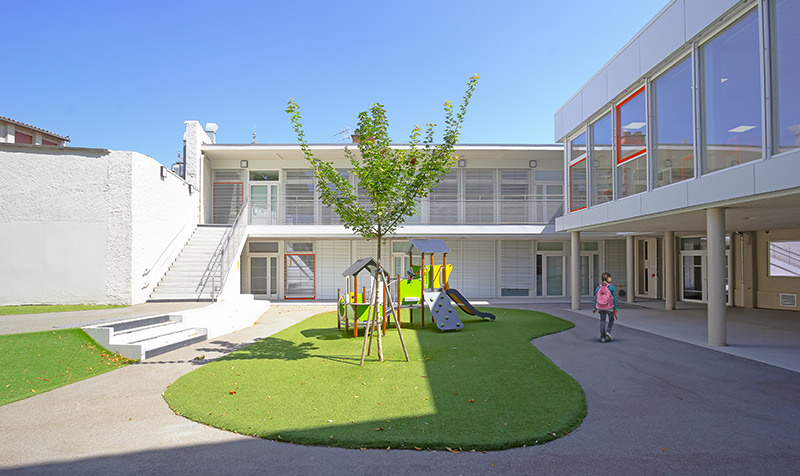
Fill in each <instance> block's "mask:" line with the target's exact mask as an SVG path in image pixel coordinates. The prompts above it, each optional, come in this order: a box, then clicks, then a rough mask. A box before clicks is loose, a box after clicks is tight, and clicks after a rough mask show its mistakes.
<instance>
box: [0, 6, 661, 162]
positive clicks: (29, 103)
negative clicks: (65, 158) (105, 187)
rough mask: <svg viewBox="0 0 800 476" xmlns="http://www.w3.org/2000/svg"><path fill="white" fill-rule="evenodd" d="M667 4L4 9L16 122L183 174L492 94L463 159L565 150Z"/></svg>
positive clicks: (8, 104)
mask: <svg viewBox="0 0 800 476" xmlns="http://www.w3.org/2000/svg"><path fill="white" fill-rule="evenodd" d="M666 3H667V0H640V1H631V0H627V1H621V0H603V1H597V0H559V1H552V0H528V1H523V0H493V1H488V0H484V1H473V0H441V1H437V0H425V1H419V0H403V1H380V0H372V1H361V0H355V1H349V2H333V1H324V0H316V1H310V0H294V1H287V0H281V1H274V0H267V1H237V0H231V1H226V2H219V1H217V2H211V1H205V0H196V1H192V2H184V1H165V0H161V1H150V0H141V1H137V2H116V1H82V0H74V1H69V2H67V1H60V0H59V1H52V2H45V1H35V0H33V1H25V2H13V3H12V2H8V3H7V4H5V5H4V6H3V7H2V9H3V12H4V16H5V17H6V18H7V19H10V18H15V20H14V21H8V20H6V21H4V22H3V36H4V38H5V39H6V42H5V45H6V49H5V55H4V56H5V58H4V61H3V65H4V68H3V69H4V72H3V74H2V75H0V87H2V91H3V100H2V101H0V115H2V116H7V117H11V118H13V119H16V120H18V121H22V122H26V123H30V124H33V125H36V126H38V127H41V128H44V129H48V130H51V131H53V132H56V133H58V134H63V135H69V136H70V137H71V139H72V142H71V143H70V145H72V146H76V147H96V148H107V149H117V150H134V151H137V152H141V153H144V154H147V155H150V156H152V157H154V158H155V159H156V160H158V161H159V162H162V163H164V164H167V165H169V164H172V163H173V162H174V161H175V160H177V155H178V152H179V150H180V149H181V145H182V142H181V141H182V136H183V131H184V121H186V120H197V121H199V122H200V123H202V124H205V123H207V122H216V123H217V124H219V132H218V136H217V140H218V142H219V143H249V142H251V140H252V133H253V128H254V126H255V130H256V133H257V137H258V142H259V143H295V142H296V139H295V137H294V135H293V131H292V129H291V124H290V122H289V117H288V115H287V114H286V113H285V112H284V110H285V108H286V103H287V101H288V100H289V98H294V99H295V101H297V102H298V104H299V105H300V107H301V112H302V114H303V124H304V127H305V130H306V137H307V139H308V140H309V142H327V143H330V142H337V141H339V140H340V138H341V136H339V135H336V133H337V132H340V131H342V130H344V129H345V128H350V129H354V128H355V125H356V118H357V115H358V113H359V112H360V111H363V110H365V109H368V108H369V107H370V106H371V105H372V104H373V103H375V102H379V103H381V104H383V105H384V106H386V109H387V114H388V117H389V121H390V125H391V129H390V134H391V136H392V139H393V140H394V141H395V142H406V141H407V138H408V134H409V133H410V131H411V129H412V128H413V127H414V125H415V124H421V125H422V124H425V123H428V122H438V123H442V122H443V113H442V104H443V102H444V101H445V100H451V101H452V102H454V103H458V102H459V101H460V98H461V96H462V95H463V92H464V89H465V86H466V82H467V80H468V79H469V77H470V76H471V75H473V74H478V75H480V77H481V79H480V82H479V84H478V88H477V90H476V92H475V95H474V97H473V100H472V102H471V104H470V108H469V112H468V114H467V119H466V123H465V125H464V127H463V129H462V135H461V139H460V142H461V143H473V144H478V143H492V144H498V143H523V144H548V143H553V141H554V137H553V113H554V112H555V111H556V110H557V109H558V108H559V107H561V105H563V104H564V102H566V100H567V99H569V97H570V96H572V94H574V93H575V92H576V91H577V90H578V88H580V87H581V86H582V85H583V84H584V83H586V81H588V80H589V79H590V78H591V77H592V75H594V74H595V73H596V72H597V70H598V69H599V68H600V67H602V66H603V65H604V64H605V63H606V62H607V61H608V60H609V59H611V57H612V56H613V55H614V54H615V53H616V52H617V51H619V49H620V48H621V47H622V46H623V45H624V44H625V43H626V42H627V41H628V40H630V39H631V37H633V35H635V34H636V32H638V31H639V30H640V29H641V28H642V27H643V26H644V25H645V24H646V23H647V22H648V21H649V20H650V19H651V18H652V17H653V16H654V15H655V14H657V13H658V12H659V11H660V10H661V9H662V8H663V7H664V6H665V5H666Z"/></svg>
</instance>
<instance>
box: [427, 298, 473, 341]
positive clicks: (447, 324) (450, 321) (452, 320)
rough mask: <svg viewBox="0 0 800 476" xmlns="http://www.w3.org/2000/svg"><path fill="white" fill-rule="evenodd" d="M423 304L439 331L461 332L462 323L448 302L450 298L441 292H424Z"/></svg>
mask: <svg viewBox="0 0 800 476" xmlns="http://www.w3.org/2000/svg"><path fill="white" fill-rule="evenodd" d="M423 294H424V296H425V304H426V305H427V306H428V309H429V310H430V311H431V316H433V322H435V323H436V327H437V328H438V329H439V330H440V331H452V330H461V329H463V328H464V323H462V322H461V319H459V318H458V313H457V312H456V310H455V308H454V307H453V305H452V304H451V302H450V296H448V295H447V293H445V292H442V291H424V292H423Z"/></svg>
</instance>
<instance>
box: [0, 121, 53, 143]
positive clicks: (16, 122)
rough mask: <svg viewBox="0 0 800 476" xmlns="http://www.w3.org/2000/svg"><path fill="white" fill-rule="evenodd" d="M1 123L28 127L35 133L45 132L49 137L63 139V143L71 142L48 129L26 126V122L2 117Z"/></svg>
mask: <svg viewBox="0 0 800 476" xmlns="http://www.w3.org/2000/svg"><path fill="white" fill-rule="evenodd" d="M0 121H2V122H8V123H11V124H14V125H17V126H22V127H27V128H28V129H33V130H34V131H38V132H43V133H45V134H47V135H50V136H53V137H57V138H59V139H61V140H63V141H67V142H69V136H62V135H60V134H56V133H55V132H50V131H48V130H46V129H42V128H41V127H36V126H32V125H30V124H25V123H24V122H19V121H15V120H14V119H11V118H9V117H5V116H0Z"/></svg>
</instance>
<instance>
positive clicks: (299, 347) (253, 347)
mask: <svg viewBox="0 0 800 476" xmlns="http://www.w3.org/2000/svg"><path fill="white" fill-rule="evenodd" d="M317 349H318V347H316V346H315V345H314V344H312V343H311V342H300V343H297V344H296V343H294V342H292V341H289V340H285V339H278V338H276V337H267V338H265V339H261V340H260V341H257V342H255V343H253V344H250V345H248V346H246V347H245V348H243V349H240V350H238V351H236V352H233V353H231V354H228V355H226V356H223V357H220V359H219V360H250V359H270V360H301V359H307V358H309V357H311V356H312V355H311V353H310V352H311V351H312V350H317Z"/></svg>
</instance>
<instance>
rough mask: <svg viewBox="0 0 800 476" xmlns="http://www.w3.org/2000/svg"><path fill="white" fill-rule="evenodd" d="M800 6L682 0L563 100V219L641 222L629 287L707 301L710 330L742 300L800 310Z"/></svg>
mask: <svg viewBox="0 0 800 476" xmlns="http://www.w3.org/2000/svg"><path fill="white" fill-rule="evenodd" d="M798 21H800V2H796V1H790V0H757V1H756V0H749V1H734V0H715V1H704V2H695V1H691V0H673V1H671V2H669V3H668V4H667V6H666V7H665V8H664V9H663V10H662V11H661V12H660V13H659V14H658V15H657V16H656V17H655V18H654V19H653V20H651V21H650V22H649V23H648V24H647V25H646V26H645V27H644V28H643V29H642V30H641V31H640V32H639V33H638V34H637V35H636V36H635V37H634V38H633V39H631V40H630V41H629V42H628V44H627V45H626V46H625V47H624V48H623V49H622V50H621V51H620V52H619V53H617V55H615V56H614V57H613V58H612V59H611V60H610V61H609V62H608V63H607V64H606V65H605V66H604V67H603V68H602V69H601V70H600V71H598V72H597V74H595V76H594V77H592V78H591V79H590V80H589V82H587V83H586V84H585V85H584V86H583V87H582V88H581V89H580V90H579V91H578V92H577V93H576V94H575V95H574V96H573V97H572V98H570V99H569V100H568V101H567V102H566V103H565V104H564V106H562V107H561V109H559V110H558V111H557V112H556V114H555V131H556V139H557V141H558V142H561V143H563V144H564V145H565V155H564V161H563V167H564V177H565V181H564V188H565V192H566V193H565V213H564V215H563V216H562V217H560V218H558V219H557V220H556V229H557V230H558V231H560V232H568V233H570V235H571V243H572V244H571V247H572V249H576V248H579V247H580V246H581V245H580V243H582V242H583V241H584V239H585V236H586V234H587V233H616V234H623V235H625V241H626V246H625V250H626V256H627V258H626V263H627V273H626V279H625V284H626V285H627V286H628V288H629V289H631V290H633V292H630V293H628V295H627V299H629V300H633V299H636V298H637V297H638V298H648V299H663V300H664V302H665V306H666V308H667V309H668V310H669V309H673V308H674V307H675V302H676V300H677V301H681V300H683V301H699V302H704V303H707V304H708V314H709V336H708V338H709V343H710V344H715V345H724V344H725V343H726V312H725V310H726V306H742V307H761V308H772V309H787V310H797V309H798V304H797V294H798V293H800V207H798V205H800V173H798V168H799V166H800V88H798V86H797V85H798V80H800V54H798V46H797V45H798V44H800V41H799V40H800V32H799V30H797V28H796V25H797V24H798ZM572 272H573V276H576V275H577V276H579V275H580V274H581V271H580V268H579V267H578V264H577V263H573V264H572ZM570 286H571V289H572V290H573V291H574V290H576V289H577V288H578V287H579V283H578V282H577V281H576V280H574V279H573V280H572V282H571V283H570ZM573 295H575V294H574V293H573ZM573 307H574V308H578V307H580V303H579V302H577V301H575V300H574V299H573Z"/></svg>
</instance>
